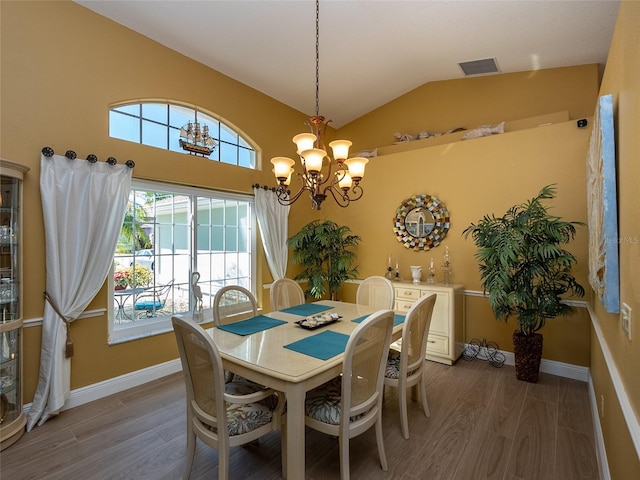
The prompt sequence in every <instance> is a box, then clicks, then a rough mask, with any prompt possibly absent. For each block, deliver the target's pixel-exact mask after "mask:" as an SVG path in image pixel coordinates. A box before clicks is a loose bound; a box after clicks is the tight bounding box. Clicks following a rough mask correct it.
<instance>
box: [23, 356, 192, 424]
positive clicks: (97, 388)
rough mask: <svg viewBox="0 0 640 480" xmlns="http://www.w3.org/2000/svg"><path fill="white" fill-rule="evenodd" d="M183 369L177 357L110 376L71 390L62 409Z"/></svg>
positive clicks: (26, 406) (27, 409)
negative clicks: (113, 376)
mask: <svg viewBox="0 0 640 480" xmlns="http://www.w3.org/2000/svg"><path fill="white" fill-rule="evenodd" d="M181 370H182V366H181V365H180V359H175V360H170V361H168V362H165V363H161V364H159V365H153V366H151V367H147V368H143V369H142V370H136V371H135V372H131V373H126V374H124V375H120V376H119V377H115V378H110V379H109V380H104V381H102V382H98V383H94V384H93V385H87V386H86V387H81V388H77V389H75V390H71V392H70V393H69V398H68V399H67V401H66V402H65V404H64V406H63V407H62V408H61V409H60V410H61V411H63V410H68V409H70V408H73V407H78V406H80V405H84V404H85V403H89V402H93V401H94V400H98V399H100V398H104V397H107V396H109V395H113V394H114V393H119V392H122V391H124V390H128V389H130V388H133V387H137V386H140V385H142V384H144V383H147V382H152V381H153V380H157V379H159V378H162V377H165V376H167V375H171V374H172V373H176V372H179V371H181ZM29 408H31V404H30V403H29V404H26V405H25V406H24V410H25V412H28V411H29Z"/></svg>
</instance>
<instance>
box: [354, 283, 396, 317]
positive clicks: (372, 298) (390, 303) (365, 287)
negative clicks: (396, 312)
mask: <svg viewBox="0 0 640 480" xmlns="http://www.w3.org/2000/svg"><path fill="white" fill-rule="evenodd" d="M356 303H357V304H358V305H368V306H370V307H374V308H380V309H387V308H388V309H393V307H394V303H395V290H394V288H393V284H392V283H391V282H390V281H389V280H388V279H386V278H384V277H381V276H377V275H374V276H371V277H367V278H366V279H364V280H363V281H362V283H361V284H360V285H359V286H358V290H357V292H356Z"/></svg>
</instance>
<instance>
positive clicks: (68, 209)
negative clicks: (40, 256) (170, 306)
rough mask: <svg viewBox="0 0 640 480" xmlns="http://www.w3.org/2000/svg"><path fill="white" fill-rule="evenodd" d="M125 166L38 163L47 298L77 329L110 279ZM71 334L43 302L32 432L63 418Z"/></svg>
mask: <svg viewBox="0 0 640 480" xmlns="http://www.w3.org/2000/svg"><path fill="white" fill-rule="evenodd" d="M131 174H132V168H129V167H128V166H126V165H109V164H107V163H104V162H97V163H90V162H88V161H85V160H80V159H77V160H69V159H67V158H66V157H63V156H60V155H53V156H52V157H49V158H48V157H45V156H44V155H42V157H41V159H40V194H41V197H42V215H43V218H44V227H45V241H46V267H47V275H46V291H47V293H48V295H49V297H50V298H51V300H52V301H53V303H54V304H55V305H56V307H57V309H58V310H59V312H60V313H61V314H62V315H63V316H64V317H65V318H66V319H67V320H68V321H73V320H75V319H76V318H78V316H80V314H81V313H82V312H83V311H84V309H85V308H86V307H87V305H89V302H91V300H92V299H93V298H94V297H95V295H96V294H97V293H98V291H99V290H100V288H101V287H102V285H103V284H104V280H105V278H106V276H107V274H108V272H109V271H110V268H111V264H112V262H113V253H114V252H115V249H116V245H117V242H118V236H119V234H120V230H121V228H122V222H123V220H124V214H125V210H126V206H127V200H128V197H129V190H130V188H131ZM66 338H67V326H66V324H65V323H64V322H63V320H62V319H61V318H60V317H59V316H58V314H57V313H56V312H55V311H54V309H53V308H52V306H51V305H50V304H49V302H48V301H45V307H44V320H43V326H42V347H41V348H42V350H41V354H40V376H39V378H38V386H37V389H36V393H35V398H34V400H33V403H32V406H31V409H30V410H29V415H28V420H27V431H30V430H31V429H32V428H33V426H34V425H35V424H36V423H37V424H38V425H42V424H43V423H44V422H45V421H46V420H47V419H48V418H49V417H51V416H52V415H57V414H58V412H59V411H60V409H61V408H62V406H63V405H64V402H65V401H66V399H67V398H68V396H69V390H70V358H66V356H65V346H66Z"/></svg>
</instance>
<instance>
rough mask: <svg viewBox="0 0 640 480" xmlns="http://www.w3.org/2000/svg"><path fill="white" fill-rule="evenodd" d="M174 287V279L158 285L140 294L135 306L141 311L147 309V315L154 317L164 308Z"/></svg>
mask: <svg viewBox="0 0 640 480" xmlns="http://www.w3.org/2000/svg"><path fill="white" fill-rule="evenodd" d="M172 288H173V280H171V281H170V282H169V283H167V284H166V285H158V286H156V287H154V288H150V289H149V290H147V291H146V292H144V293H142V294H140V295H138V298H137V299H136V303H134V305H133V307H134V308H135V309H136V310H139V311H142V310H144V311H146V312H147V317H154V316H155V314H156V312H157V311H158V310H160V309H162V308H164V306H165V304H166V303H167V298H169V292H170V291H171V289H172Z"/></svg>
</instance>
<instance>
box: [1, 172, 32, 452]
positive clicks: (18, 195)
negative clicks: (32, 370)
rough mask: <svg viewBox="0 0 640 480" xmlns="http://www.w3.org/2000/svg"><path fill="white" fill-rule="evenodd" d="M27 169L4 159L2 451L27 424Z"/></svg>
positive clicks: (2, 214) (2, 219) (2, 173)
mask: <svg viewBox="0 0 640 480" xmlns="http://www.w3.org/2000/svg"><path fill="white" fill-rule="evenodd" d="M27 171H28V168H27V167H24V166H22V165H19V164H17V163H14V162H11V161H8V160H4V159H0V450H4V449H5V448H7V447H8V446H9V445H11V444H13V443H15V442H16V441H17V440H18V439H19V438H20V437H21V436H22V434H23V433H24V427H25V424H26V422H27V420H26V417H25V415H24V412H23V398H22V321H23V320H22V180H23V178H24V174H25V173H26V172H27Z"/></svg>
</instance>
